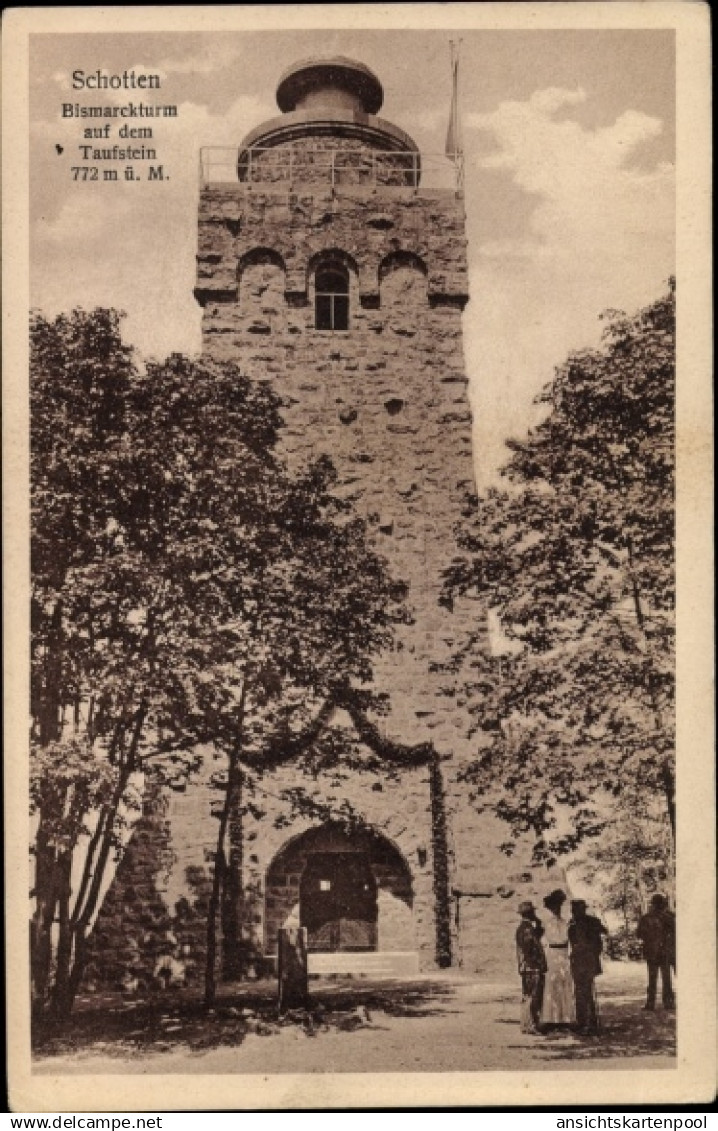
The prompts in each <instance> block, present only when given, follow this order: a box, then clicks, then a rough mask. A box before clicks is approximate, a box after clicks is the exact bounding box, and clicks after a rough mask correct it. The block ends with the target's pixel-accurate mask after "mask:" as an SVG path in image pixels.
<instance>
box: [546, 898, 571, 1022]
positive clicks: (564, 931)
mask: <svg viewBox="0 0 718 1131" xmlns="http://www.w3.org/2000/svg"><path fill="white" fill-rule="evenodd" d="M565 902H566V893H565V892H563V891H561V889H560V888H556V889H555V890H554V891H552V892H550V894H549V895H547V896H546V898H545V899H544V901H543V905H544V907H545V908H546V909H547V910H548V911H550V912H551V915H550V917H549V919H548V920H547V922H546V924H545V928H544V937H543V944H544V950H545V952H546V963H547V966H548V969H547V971H546V982H545V985H544V993H543V1008H542V1010H541V1023H542V1025H572V1024H573V1023H574V1021H575V1019H576V1013H575V1001H574V991H573V978H572V976H571V966H570V963H569V958H568V923H567V922H566V920H565V919H564V918H563V916H562V915H561V911H562V908H563V905H564V903H565Z"/></svg>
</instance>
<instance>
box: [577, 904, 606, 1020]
mask: <svg viewBox="0 0 718 1131" xmlns="http://www.w3.org/2000/svg"><path fill="white" fill-rule="evenodd" d="M607 934H608V931H607V930H606V928H605V927H604V925H603V923H602V922H601V920H600V919H597V918H596V916H595V915H587V914H586V901H585V900H584V899H573V900H571V921H570V923H569V925H568V942H569V946H570V948H571V950H570V954H569V961H570V963H571V975H572V977H573V986H574V995H575V998H576V1028H577V1029H578V1031H579V1032H580V1033H597V1032H598V1010H597V1009H596V991H595V986H594V979H595V978H596V976H597V975H598V974H601V973H602V967H601V951H602V950H603V937H602V936H603V935H607Z"/></svg>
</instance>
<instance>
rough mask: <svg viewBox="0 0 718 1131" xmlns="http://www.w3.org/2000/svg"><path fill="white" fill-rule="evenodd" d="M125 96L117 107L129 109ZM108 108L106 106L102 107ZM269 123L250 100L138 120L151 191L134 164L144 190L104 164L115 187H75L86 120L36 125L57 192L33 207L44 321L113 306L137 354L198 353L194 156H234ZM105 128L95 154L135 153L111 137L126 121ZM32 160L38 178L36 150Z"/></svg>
mask: <svg viewBox="0 0 718 1131" xmlns="http://www.w3.org/2000/svg"><path fill="white" fill-rule="evenodd" d="M124 93H125V97H124V98H123V99H122V101H127V100H128V96H127V92H124ZM108 102H109V99H108V98H106V97H105V98H104V99H103V103H105V104H106V103H108ZM271 115H272V110H271V106H270V104H269V103H268V102H264V101H262V100H261V99H259V98H256V97H254V96H242V97H240V98H238V99H236V100H235V101H234V102H233V103H232V104H231V105H230V106H229V108H228V109H227V110H226V111H225V112H224V113H223V114H221V115H218V114H214V113H212V112H211V111H210V110H209V109H208V108H207V106H205V105H201V104H199V103H196V102H189V101H187V102H182V103H180V104H179V105H178V113H177V117H176V118H167V119H165V118H162V119H154V118H153V119H146V120H145V119H143V120H142V121H141V123H140V124H142V125H148V126H150V128H151V129H152V130H153V136H152V138H151V139H143V141H142V142H137V143H134V144H138V145H139V144H144V145H145V146H153V147H155V148H156V150H157V158H156V161H154V162H152V163H153V164H162V166H163V169H164V171H165V175H166V178H167V179H166V180H164V181H163V182H157V181H153V182H150V181H149V180H148V178H147V176H146V175H145V169H146V166H147V162H136V163H135V166H136V169H137V171H138V173H139V174H140V175H141V176H142V180H140V181H129V182H128V181H125V179H124V163H123V162H120V163H116V162H114V163H110V162H108V163H106V164H103V165H101V166H100V168H101V169H104V168H110V167H114V168H116V169H117V171H118V173H119V179H118V181H117V182H110V183H103V182H102V181H100V183H96V184H86V183H82V182H74V181H73V180H72V177H71V171H70V167H71V166H72V165H76V164H77V163H78V150H77V144H78V142H79V141H81V140H82V137H81V135H82V129H83V126H84V125H85V124H86V123H87V121H88V120H87V119H83V120H82V122H78V120H77V119H72V120H67V121H65V122H57V121H54V122H50V121H46V120H45V121H39V122H36V123H35V125H34V135H35V137H36V139H37V141H38V142H39V143H41V144H42V146H43V148H42V154H43V160H44V161H45V162H46V163H47V164H46V166H45V167H46V168H47V169H48V170H51V171H52V174H53V176H54V179H53V185H54V186H55V189H56V191H54V192H53V194H52V197H51V198H50V199H49V200H43V202H42V203H40V202H38V204H37V206H36V218H35V221H34V223H33V225H32V231H31V237H32V257H31V262H32V278H31V286H32V304H33V306H36V307H38V308H40V309H42V310H43V311H44V312H45V313H47V314H54V313H56V312H58V311H60V310H66V309H68V308H69V307H71V306H74V305H82V306H85V307H92V306H95V305H109V306H117V307H119V308H120V309H124V310H126V311H127V314H128V318H127V322H126V327H125V328H126V333H127V336H128V338H129V340H131V341H132V342H133V343H134V344H136V345H137V346H138V347H139V349H140V350H141V351H142V352H144V353H147V354H153V355H161V354H164V353H167V352H170V351H171V350H181V351H185V352H193V351H194V350H196V349H197V348H198V347H199V308H198V307H197V304H196V303H195V301H194V298H193V296H192V286H193V279H194V272H195V258H194V257H195V253H196V250H197V197H198V191H199V184H198V156H199V150H200V147H202V146H207V145H217V146H228V147H237V146H238V145H239V143H240V141H241V140H242V138H243V137H244V135H245V134H246V133H247V132H248V131H249V130H250V129H251V128H252V127H253V126H255V125H256V124H257V122H261V121H263V120H264V119H266V118H267V117H270V116H271ZM90 121H91V122H92V124H95V120H94V119H92V120H90ZM111 121H112V122H113V123H114V124H113V130H112V136H111V137H110V138H109V139H107V140H98V141H97V142H95V144H96V145H97V146H103V147H104V146H112V145H113V144H114V143H115V142H117V143H118V144H133V143H128V142H122V140H121V139H120V138H119V137H118V129H119V126H120V125H121V124H122V121H123V120H122V119H111ZM132 122H133V123H134V124H137V122H139V119H137V120H135V119H132ZM59 127H62V129H60V128H59ZM56 141H60V142H61V143H62V144H63V145H64V146H65V147H66V148H65V152H64V153H63V154H62V156H61V157H58V156H57V155H56V154H55V151H54V142H56ZM35 160H36V163H37V164H36V166H35V168H36V169H37V170H38V171H40V169H41V165H40V160H41V159H40V151H39V150H38V151H36V158H35ZM98 164H99V163H98ZM43 168H44V167H43ZM41 179H42V177H41ZM58 263H62V270H58V268H57V265H58Z"/></svg>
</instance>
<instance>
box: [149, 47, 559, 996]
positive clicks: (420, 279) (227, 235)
mask: <svg viewBox="0 0 718 1131" xmlns="http://www.w3.org/2000/svg"><path fill="white" fill-rule="evenodd" d="M382 100H383V91H382V87H381V84H380V82H379V80H378V79H377V77H376V76H375V75H374V74H373V73H372V72H371V71H370V70H369V69H368V68H367V67H365V66H363V65H362V64H360V63H357V62H354V61H352V60H349V59H345V58H333V59H321V60H320V59H316V60H310V61H308V62H304V63H300V64H298V65H296V66H293V67H292V68H290V70H288V71H287V72H286V73H285V74H284V75H283V76H282V78H281V80H280V82H279V86H278V88H277V102H278V105H279V109H280V110H281V111H282V113H281V115H280V116H278V117H276V118H273V119H272V120H270V121H268V122H265V123H264V124H262V125H260V126H258V127H257V128H256V129H254V130H253V131H252V132H251V133H250V134H249V135H248V136H247V137H246V138H245V139H244V141H243V142H242V143H241V144H240V146H239V148H238V150H235V151H234V152H233V153H232V154H231V165H228V163H227V153H226V151H224V153H219V154H218V153H216V152H215V151H212V150H205V151H203V159H202V167H203V184H202V187H201V192H200V203H199V241H198V243H199V246H198V256H197V262H198V274H197V285H196V289H195V295H196V298H197V300H198V302H199V303H200V305H201V306H202V311H203V315H202V335H203V351H204V353H205V355H206V356H207V357H209V358H211V359H214V360H217V361H223V360H229V361H232V362H234V363H236V364H238V365H239V367H240V369H241V370H242V371H243V372H244V373H246V374H247V376H249V377H251V378H253V379H255V380H261V379H263V380H269V381H270V382H271V383H272V384H273V385H274V387H275V389H276V391H277V392H278V394H279V395H280V396H281V398H282V403H283V416H284V423H285V427H284V429H283V439H282V443H283V448H284V452H285V455H286V457H287V459H288V461H289V463H290V465H291V466H293V467H295V468H296V467H299V466H301V465H302V464H303V463H304V462H305V461H307V460H309V459H311V458H314V457H316V456H317V455H318V454H319V453H320V452H325V453H328V454H329V455H330V457H331V459H332V461H333V462H334V464H335V466H336V468H337V470H338V472H339V478H340V489H341V490H342V491H343V492H344V493H345V495H346V496H347V497H349V498H351V500H352V502H353V504H354V506H355V508H356V509H357V510H358V511H359V513H361V514H363V515H364V517H365V518H366V521H367V523H368V527H369V529H370V531H371V532H372V536H373V538H374V540H375V544H376V546H377V548H378V549H379V550H380V551H381V553H382V554H383V555H384V556H385V558H386V559H387V560H388V563H389V567H390V570H391V572H392V574H393V575H394V576H395V577H397V578H400V579H402V580H404V581H405V582H407V583H408V584H409V603H410V605H411V609H412V612H413V623H412V624H410V625H407V626H404V627H403V628H402V630H401V633H400V636H399V639H398V640H397V644H396V647H395V649H394V650H393V651H392V652H391V653H390V654H387V655H385V656H383V657H381V658H379V660H378V661H377V662H376V663H375V674H376V682H377V687H378V690H379V691H382V692H386V693H387V694H388V695H389V697H390V703H391V710H390V713H389V714H388V715H387V716H386V717H382V719H381V720H375V721H374V722H372V721H371V720H367V719H360V718H357V717H348V716H347V717H346V718H344V719H339V720H338V723H339V725H345V726H347V727H353V728H354V730H355V732H356V734H357V737H358V739H359V740H360V742H361V743H362V744H364V745H365V747H366V749H367V752H370V751H371V750H372V749H373V750H374V752H379V753H382V752H386V750H388V749H391V750H392V751H394V752H396V751H399V752H400V753H404V754H408V755H409V756H408V757H405V758H403V759H402V758H399V759H398V761H394V762H392V763H391V765H390V769H391V772H390V773H388V774H382V775H381V776H377V775H372V774H369V773H366V772H365V773H361V772H360V773H356V774H355V775H354V776H351V777H350V778H349V779H348V780H347V779H344V780H342V781H337V780H334V779H332V777H331V776H330V775H327V776H325V777H322V776H319V777H318V778H317V779H316V780H315V781H314V782H312V788H313V791H314V794H315V796H316V800H317V801H318V802H321V803H324V804H328V805H330V806H331V805H333V804H336V803H338V802H340V801H342V800H343V799H347V800H349V801H350V802H351V805H352V807H353V809H354V811H355V812H356V813H358V814H359V815H360V818H361V821H362V824H363V827H362V830H361V831H360V832H357V831H354V832H350V831H348V830H347V828H346V827H343V826H342V825H341V824H340V823H337V822H332V821H329V822H327V823H324V824H322V823H318V822H316V821H312V820H311V819H309V818H307V819H306V820H293V819H290V818H288V816H287V813H286V812H285V811H284V809H283V803H282V801H281V800H280V797H281V795H282V790H283V789H286V788H287V787H290V786H292V785H293V784H295V781H294V778H293V775H292V772H291V769H289V768H285V769H283V770H281V771H276V772H274V773H273V774H272V775H270V776H269V777H267V778H263V779H262V782H261V787H262V788H261V791H260V792H261V793H262V796H260V801H261V802H262V805H263V807H264V810H265V814H266V815H265V816H264V818H263V819H261V820H255V819H253V818H252V817H251V816H249V817H247V818H246V819H245V820H244V824H243V834H242V845H241V851H240V852H239V854H238V858H239V859H240V863H239V864H238V867H241V871H242V876H241V888H242V891H243V893H244V906H243V915H244V921H245V926H244V929H245V932H246V933H247V934H248V936H249V938H248V939H246V940H245V942H248V943H249V946H250V949H251V951H252V953H253V954H254V955H255V956H259V965H266V964H267V963H269V962H271V960H272V958H273V956H274V955H275V953H276V938H277V929H278V928H279V927H280V926H282V925H283V924H294V925H296V924H298V923H301V924H303V925H305V926H307V928H308V933H309V946H310V952H311V954H310V970H314V971H317V972H319V971H322V970H324V971H327V972H329V971H331V972H341V971H347V970H348V971H357V970H360V971H364V972H374V973H376V974H380V973H391V972H396V971H399V970H402V971H405V972H407V971H411V970H416V969H418V968H420V969H430V968H432V967H434V966H436V965H441V966H446V965H462V966H464V967H465V968H467V969H471V970H480V971H494V970H499V969H503V970H509V969H513V966H514V957H513V944H512V942H511V940H512V937H513V931H514V930H515V924H516V905H517V903H518V901H519V900H520V899H523V898H534V899H536V898H537V897H539V896H540V895H541V893H542V891H543V890H545V888H546V884H547V883H548V882H550V877H547V876H546V874H545V873H542V874H539V873H534V872H532V871H531V870H530V869H526V868H524V869H523V870H521V867H520V865H516V864H515V863H512V862H510V861H509V860H507V858H506V857H505V856H503V855H502V854H501V853H500V851H499V849H498V846H499V844H500V843H501V841H503V840H505V839H506V832H505V829H503V828H502V827H500V826H498V822H496V821H495V820H493V819H492V818H490V817H488V816H487V815H480V814H478V813H477V812H476V810H475V809H474V808H473V807H472V805H471V803H470V800H469V798H468V790H467V787H466V785H465V784H464V783H463V782H462V781H461V778H460V774H461V768H462V766H463V765H465V763H466V761H467V760H468V758H469V757H470V755H471V754H472V747H471V744H470V743H469V742H468V740H467V738H466V733H467V719H466V716H465V715H464V714H463V713H462V710H461V704H460V703H459V702H457V697H456V695H454V694H452V689H451V687H447V686H446V683H447V681H446V676H442V675H441V674H440V673H439V672H437V666H439V665H441V663H442V661H443V660H445V659H446V658H447V657H448V655H449V654H450V652H451V648H452V644H453V642H454V637H455V634H456V624H457V619H458V617H459V616H460V615H462V614H461V613H459V612H454V613H452V612H450V611H448V610H447V609H445V608H442V607H441V605H440V603H439V596H440V590H441V579H442V571H443V569H444V568H445V567H446V566H447V565H448V564H449V562H450V560H451V557H452V554H453V547H454V537H453V528H454V525H455V524H456V522H457V520H458V519H459V517H460V514H461V509H462V506H463V503H464V498H465V494H466V492H467V490H469V489H470V488H471V487H472V484H473V464H472V439H471V412H470V408H469V402H468V397H467V377H466V373H465V366H464V356H463V345H462V311H463V309H464V307H465V305H466V303H467V301H468V281H467V260H466V236H465V220H464V203H463V197H462V193H461V192H460V191H459V190H458V188H457V184H456V177H455V170H454V168H453V165H452V164H451V163H450V162H448V161H446V160H445V159H443V158H442V159H438V158H437V159H433V160H432V159H427V157H426V156H425V155H421V154H420V153H419V151H418V149H417V147H416V145H415V143H414V142H413V141H412V139H411V138H410V137H409V136H408V135H407V134H406V133H404V132H403V131H402V130H400V129H399V128H397V127H396V126H395V125H392V124H391V123H390V122H387V121H385V120H384V119H382V118H380V117H377V116H376V114H377V112H378V111H379V109H380V108H381V105H382ZM437 174H439V175H440V177H441V178H442V181H440V186H439V187H435V186H436V180H437ZM470 615H476V614H475V611H473V612H471V611H470ZM417 752H418V754H417ZM412 753H415V754H417V756H416V757H411V754H412ZM419 755H420V756H419ZM211 803H212V791H211V789H210V788H209V786H207V787H206V788H203V787H201V786H197V785H194V786H191V787H190V789H188V791H187V794H186V795H185V796H183V797H175V798H173V799H172V800H171V804H170V811H169V814H168V819H169V821H170V825H171V827H172V829H173V843H174V845H175V853H176V866H175V869H174V873H173V875H172V876H170V877H169V878H167V879H166V881H165V892H166V899H167V903H168V905H169V906H170V907H171V906H178V903H177V900H178V897H180V904H181V905H182V906H183V907H184V908H185V911H186V910H187V908H188V907H189V905H190V902H191V899H190V897H191V896H192V893H194V895H195V897H196V896H197V893H198V892H200V894H201V889H202V885H203V884H204V886H205V889H206V883H207V867H208V861H209V859H210V854H211V849H212V846H213V845H214V841H215V838H216V822H215V821H213V820H212V819H211V817H210V816H209V812H210V808H211ZM277 818H279V821H277V820H276V819H277ZM514 859H515V858H514ZM190 888H191V889H192V891H190ZM198 906H199V904H198Z"/></svg>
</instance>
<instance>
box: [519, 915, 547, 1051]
mask: <svg viewBox="0 0 718 1131" xmlns="http://www.w3.org/2000/svg"><path fill="white" fill-rule="evenodd" d="M519 915H520V916H521V922H520V923H519V925H518V928H517V930H516V957H517V959H518V965H519V974H520V975H521V1032H522V1033H540V1032H541V1030H540V1028H539V1023H540V1020H541V1006H542V1004H543V989H544V981H545V978H546V955H545V954H544V949H543V946H542V945H541V936H542V934H543V927H542V926H541V922H540V920H539V919H538V918H537V917H536V911H535V909H534V905H533V903H531V902H530V901H529V900H526V901H525V902H524V903H521V904H519Z"/></svg>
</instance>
